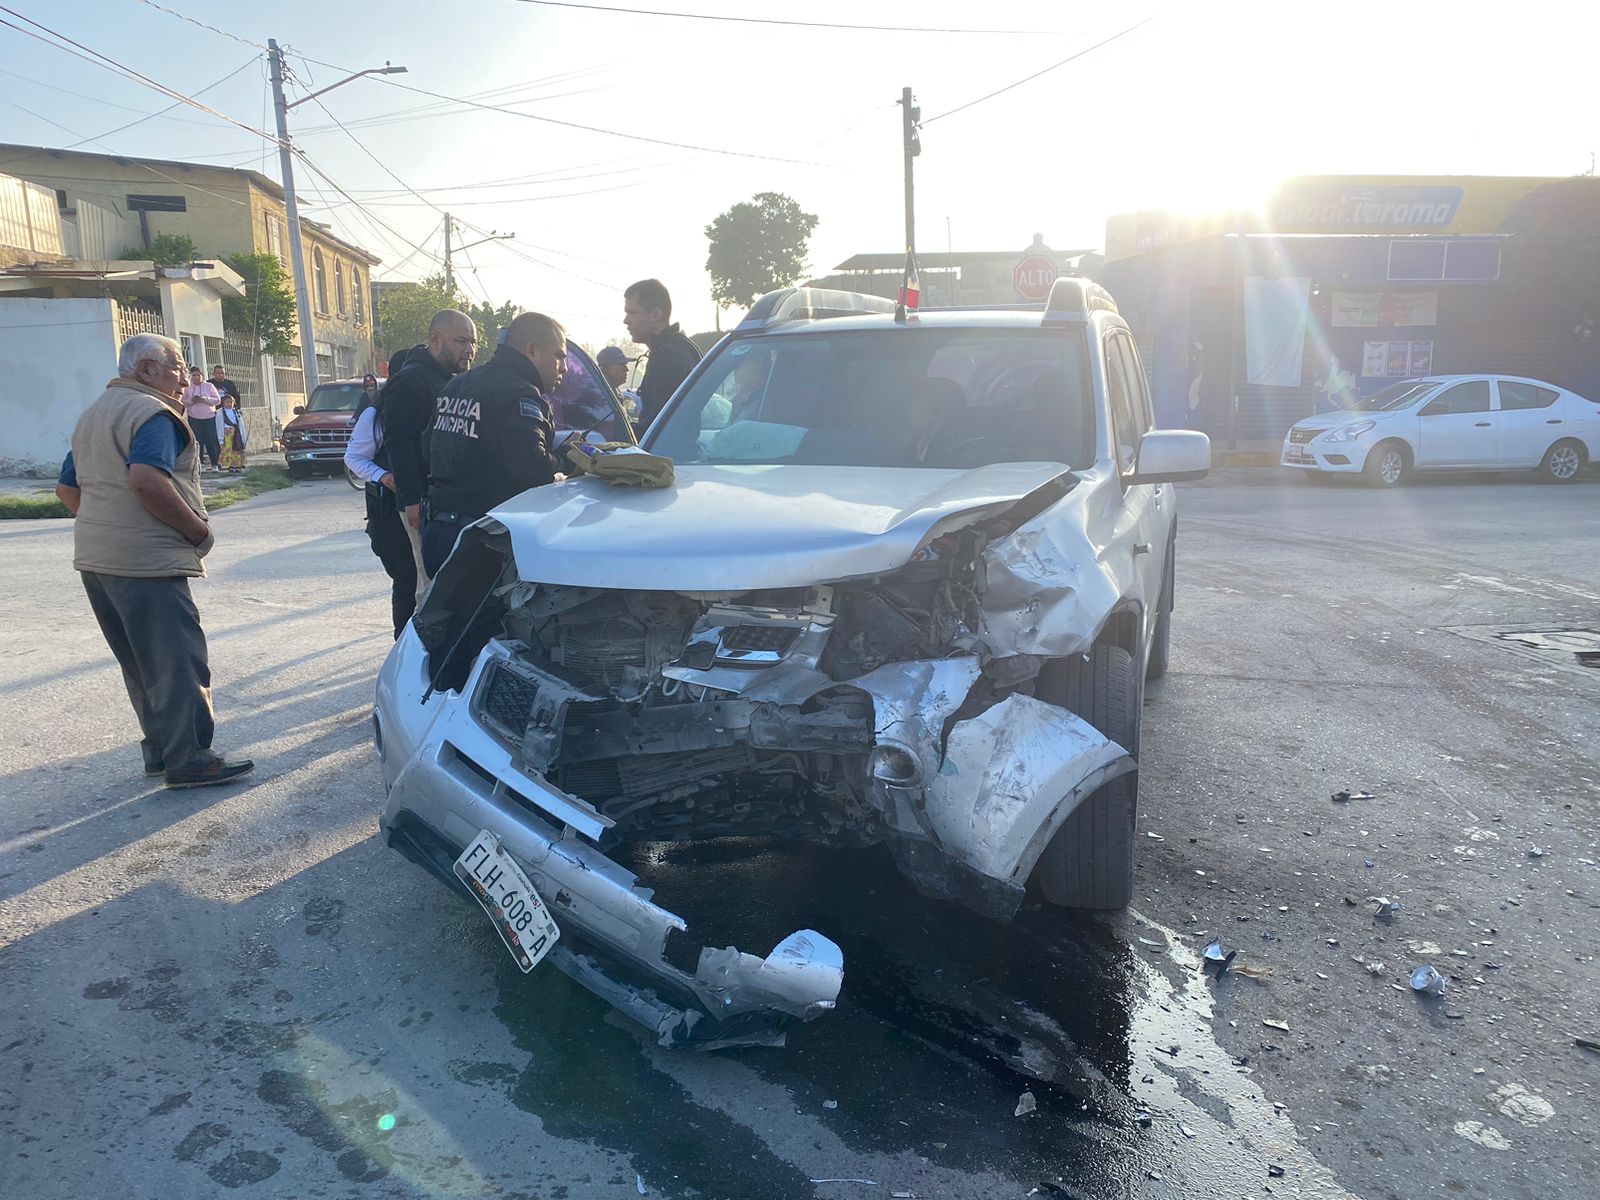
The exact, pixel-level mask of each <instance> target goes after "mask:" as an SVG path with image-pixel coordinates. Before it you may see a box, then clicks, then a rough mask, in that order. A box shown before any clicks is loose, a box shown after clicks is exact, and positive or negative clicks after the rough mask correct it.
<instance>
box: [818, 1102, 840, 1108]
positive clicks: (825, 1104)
mask: <svg viewBox="0 0 1600 1200" xmlns="http://www.w3.org/2000/svg"><path fill="white" fill-rule="evenodd" d="M822 1107H823V1108H838V1107H839V1102H838V1101H837V1100H824V1101H823V1102H822Z"/></svg>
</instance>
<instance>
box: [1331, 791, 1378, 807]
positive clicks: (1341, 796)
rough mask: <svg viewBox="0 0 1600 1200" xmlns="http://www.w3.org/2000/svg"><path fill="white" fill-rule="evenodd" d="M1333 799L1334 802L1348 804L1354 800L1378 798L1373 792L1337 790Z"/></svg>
mask: <svg viewBox="0 0 1600 1200" xmlns="http://www.w3.org/2000/svg"><path fill="white" fill-rule="evenodd" d="M1332 799H1333V802H1334V803H1335V804H1348V803H1349V802H1350V801H1352V800H1376V799H1377V797H1376V796H1374V795H1373V794H1372V793H1371V792H1348V791H1347V792H1335V793H1334V794H1333V797H1332Z"/></svg>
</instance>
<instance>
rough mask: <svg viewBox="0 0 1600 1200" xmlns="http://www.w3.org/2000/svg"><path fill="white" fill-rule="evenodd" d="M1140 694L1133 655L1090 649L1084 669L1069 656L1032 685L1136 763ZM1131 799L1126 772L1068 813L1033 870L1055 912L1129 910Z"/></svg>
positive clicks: (1135, 780)
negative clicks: (1057, 907)
mask: <svg viewBox="0 0 1600 1200" xmlns="http://www.w3.org/2000/svg"><path fill="white" fill-rule="evenodd" d="M1140 693H1141V689H1140V687H1139V679H1138V672H1137V671H1136V670H1135V664H1134V659H1133V655H1131V654H1129V653H1128V652H1127V651H1126V650H1124V649H1122V647H1120V646H1095V647H1094V648H1093V649H1092V650H1091V651H1090V652H1089V659H1088V661H1087V662H1085V661H1084V660H1083V659H1082V658H1081V657H1079V656H1077V655H1074V656H1072V657H1070V658H1066V659H1061V660H1059V661H1057V662H1053V663H1050V664H1049V665H1048V666H1047V667H1046V668H1045V673H1043V674H1041V676H1040V679H1039V695H1040V699H1043V700H1048V701H1049V702H1051V703H1054V704H1060V705H1061V706H1062V707H1063V708H1067V709H1070V710H1071V711H1072V712H1075V713H1077V714H1078V715H1079V716H1080V717H1082V718H1083V719H1084V720H1085V721H1087V722H1089V724H1091V725H1093V726H1094V727H1095V728H1096V729H1098V730H1099V731H1100V732H1101V733H1103V734H1104V735H1105V736H1106V737H1108V738H1110V739H1111V740H1112V741H1113V742H1116V743H1117V744H1118V745H1119V746H1122V747H1123V748H1124V749H1126V750H1128V752H1129V753H1131V754H1133V755H1134V756H1135V757H1137V756H1138V753H1139V715H1140V713H1139V707H1140V702H1141V699H1142V697H1141V694H1140ZM1138 799H1139V773H1138V771H1130V772H1129V773H1128V774H1126V775H1123V776H1120V777H1118V778H1116V779H1113V780H1112V781H1111V782H1110V783H1108V784H1106V785H1105V786H1104V787H1102V788H1101V789H1100V790H1099V791H1097V792H1095V794H1094V795H1092V796H1090V797H1088V798H1087V799H1086V800H1084V802H1083V803H1082V804H1080V805H1079V806H1078V807H1077V808H1076V809H1074V810H1073V812H1072V815H1071V816H1069V817H1068V818H1067V820H1066V823H1065V824H1064V825H1062V827H1061V828H1060V830H1058V831H1057V833H1056V836H1055V837H1054V838H1052V839H1051V840H1050V844H1049V845H1048V846H1046V847H1045V851H1044V853H1043V854H1042V855H1040V856H1039V863H1038V866H1036V867H1035V868H1034V878H1035V879H1037V880H1038V881H1039V890H1040V891H1041V892H1043V893H1044V898H1045V899H1046V900H1048V901H1049V902H1050V903H1051V904H1054V905H1057V906H1059V907H1061V908H1097V909H1109V908H1126V907H1127V906H1128V905H1129V904H1130V903H1132V901H1133V841H1134V838H1133V819H1134V814H1135V812H1136V811H1137V809H1138Z"/></svg>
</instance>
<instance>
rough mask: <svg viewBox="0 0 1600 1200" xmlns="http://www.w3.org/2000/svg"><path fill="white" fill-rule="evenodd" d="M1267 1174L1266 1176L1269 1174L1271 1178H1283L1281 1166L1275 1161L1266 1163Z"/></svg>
mask: <svg viewBox="0 0 1600 1200" xmlns="http://www.w3.org/2000/svg"><path fill="white" fill-rule="evenodd" d="M1267 1174H1268V1176H1270V1177H1271V1178H1273V1179H1282V1178H1283V1168H1282V1167H1280V1166H1279V1165H1278V1164H1277V1163H1268V1164H1267Z"/></svg>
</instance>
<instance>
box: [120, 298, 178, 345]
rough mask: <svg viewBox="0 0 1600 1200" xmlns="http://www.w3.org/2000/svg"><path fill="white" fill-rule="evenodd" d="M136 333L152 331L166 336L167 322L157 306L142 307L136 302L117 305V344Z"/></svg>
mask: <svg viewBox="0 0 1600 1200" xmlns="http://www.w3.org/2000/svg"><path fill="white" fill-rule="evenodd" d="M136 333H154V334H157V335H159V336H161V337H166V336H167V323H166V320H165V319H164V318H163V317H162V315H161V310H160V309H159V308H144V307H141V306H140V305H137V304H118V305H117V335H118V336H117V344H118V345H119V346H120V345H121V344H122V343H123V342H125V341H127V340H128V339H129V338H131V337H132V336H133V335H134V334H136Z"/></svg>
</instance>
